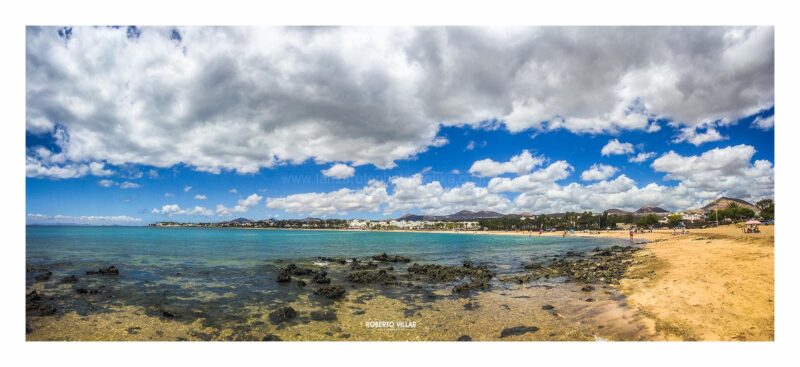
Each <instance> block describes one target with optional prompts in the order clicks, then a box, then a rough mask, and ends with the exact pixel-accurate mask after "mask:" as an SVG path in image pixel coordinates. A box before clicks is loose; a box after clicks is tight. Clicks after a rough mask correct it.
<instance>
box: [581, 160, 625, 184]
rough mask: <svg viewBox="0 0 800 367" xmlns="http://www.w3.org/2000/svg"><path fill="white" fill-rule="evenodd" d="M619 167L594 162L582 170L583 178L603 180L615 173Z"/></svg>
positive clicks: (585, 179)
mask: <svg viewBox="0 0 800 367" xmlns="http://www.w3.org/2000/svg"><path fill="white" fill-rule="evenodd" d="M617 171H618V169H617V167H614V166H609V165H607V164H593V165H592V166H591V167H590V168H589V169H587V170H585V171H583V172H581V180H584V181H601V180H605V179H607V178H609V177H611V176H613V175H614V174H615V173H617Z"/></svg>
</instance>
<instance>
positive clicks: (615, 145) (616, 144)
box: [600, 139, 634, 156]
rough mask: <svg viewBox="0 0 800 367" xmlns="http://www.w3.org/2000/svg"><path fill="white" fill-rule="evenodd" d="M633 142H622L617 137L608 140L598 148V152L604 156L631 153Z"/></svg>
mask: <svg viewBox="0 0 800 367" xmlns="http://www.w3.org/2000/svg"><path fill="white" fill-rule="evenodd" d="M633 150H634V149H633V144H631V143H622V142H620V141H619V140H617V139H612V140H609V141H608V143H607V144H606V145H604V146H603V148H602V149H600V154H601V155H604V156H608V155H618V154H631V153H633Z"/></svg>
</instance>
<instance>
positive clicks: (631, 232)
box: [630, 228, 636, 242]
mask: <svg viewBox="0 0 800 367" xmlns="http://www.w3.org/2000/svg"><path fill="white" fill-rule="evenodd" d="M634 231H636V230H635V229H633V228H631V230H630V234H631V242H633V232H634Z"/></svg>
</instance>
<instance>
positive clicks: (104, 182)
mask: <svg viewBox="0 0 800 367" xmlns="http://www.w3.org/2000/svg"><path fill="white" fill-rule="evenodd" d="M97 184H98V185H100V186H102V187H111V186H114V185H116V184H117V183H116V182H114V181H112V180H100V181H97Z"/></svg>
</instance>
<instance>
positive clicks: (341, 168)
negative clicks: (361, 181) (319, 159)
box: [321, 163, 356, 179]
mask: <svg viewBox="0 0 800 367" xmlns="http://www.w3.org/2000/svg"><path fill="white" fill-rule="evenodd" d="M321 172H322V174H323V175H325V176H327V177H333V178H338V179H343V178H348V177H353V175H354V174H355V173H356V169H355V168H353V167H350V166H348V165H346V164H342V163H337V164H334V165H333V166H331V168H328V169H324V170H322V171H321Z"/></svg>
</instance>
